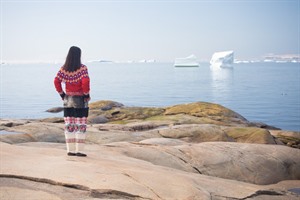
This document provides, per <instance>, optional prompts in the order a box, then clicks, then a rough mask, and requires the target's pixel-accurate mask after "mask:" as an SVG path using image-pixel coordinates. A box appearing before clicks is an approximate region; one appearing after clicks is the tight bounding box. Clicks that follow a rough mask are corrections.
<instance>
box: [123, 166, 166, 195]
mask: <svg viewBox="0 0 300 200" xmlns="http://www.w3.org/2000/svg"><path fill="white" fill-rule="evenodd" d="M122 174H123V175H125V176H127V177H129V178H131V179H132V180H134V181H135V182H137V183H139V184H141V185H143V186H145V187H146V188H147V189H148V190H150V191H151V192H152V193H153V194H155V196H157V198H159V199H162V198H161V197H160V196H159V195H158V194H157V193H156V192H155V191H154V190H153V189H152V188H150V187H149V186H147V185H145V184H142V183H140V182H139V181H138V180H137V179H135V178H133V177H132V176H131V175H129V174H127V173H125V172H123V173H122Z"/></svg>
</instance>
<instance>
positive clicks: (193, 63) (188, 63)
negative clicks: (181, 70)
mask: <svg viewBox="0 0 300 200" xmlns="http://www.w3.org/2000/svg"><path fill="white" fill-rule="evenodd" d="M174 66H175V67H199V63H198V62H197V58H196V56H195V55H190V56H188V57H186V58H176V59H175V63H174Z"/></svg>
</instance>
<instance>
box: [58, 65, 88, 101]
mask: <svg viewBox="0 0 300 200" xmlns="http://www.w3.org/2000/svg"><path fill="white" fill-rule="evenodd" d="M62 82H63V83H65V85H66V94H67V95H68V96H83V95H89V92H90V78H89V74H88V70H87V67H86V66H85V65H81V67H80V68H79V69H77V70H76V71H74V72H68V71H66V70H64V69H63V68H62V67H61V68H60V70H59V71H58V73H57V75H56V77H55V78H54V85H55V88H56V91H57V92H58V93H59V94H60V95H61V94H64V90H63V88H62Z"/></svg>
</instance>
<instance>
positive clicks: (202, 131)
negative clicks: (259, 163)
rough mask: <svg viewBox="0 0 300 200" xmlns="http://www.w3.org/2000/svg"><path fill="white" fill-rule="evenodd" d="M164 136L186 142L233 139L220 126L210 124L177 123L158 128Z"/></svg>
mask: <svg viewBox="0 0 300 200" xmlns="http://www.w3.org/2000/svg"><path fill="white" fill-rule="evenodd" d="M159 134H160V135H161V136H162V137H166V138H176V139H183V140H184V141H187V142H208V141H234V140H233V139H232V138H230V137H228V136H227V135H226V133H225V132H224V131H223V130H222V129H221V127H220V126H216V125H211V124H191V125H177V126H171V127H170V128H164V129H160V130H159Z"/></svg>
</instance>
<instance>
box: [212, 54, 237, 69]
mask: <svg viewBox="0 0 300 200" xmlns="http://www.w3.org/2000/svg"><path fill="white" fill-rule="evenodd" d="M233 60H234V52H233V51H221V52H215V53H214V54H213V55H212V58H211V60H210V64H211V67H212V68H230V67H232V64H233Z"/></svg>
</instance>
